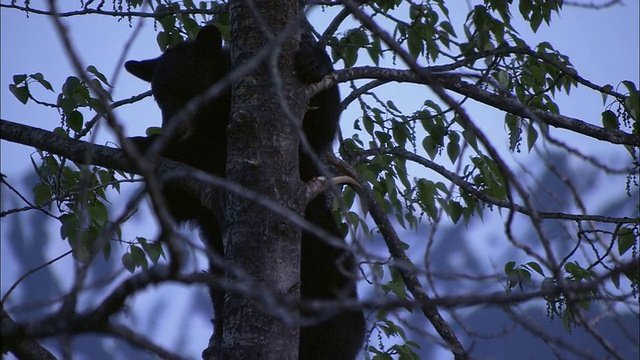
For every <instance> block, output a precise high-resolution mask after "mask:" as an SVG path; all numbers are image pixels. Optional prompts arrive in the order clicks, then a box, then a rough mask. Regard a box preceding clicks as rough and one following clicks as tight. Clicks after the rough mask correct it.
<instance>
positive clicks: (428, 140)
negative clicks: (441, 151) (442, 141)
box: [422, 136, 438, 160]
mask: <svg viewBox="0 0 640 360" xmlns="http://www.w3.org/2000/svg"><path fill="white" fill-rule="evenodd" d="M422 147H423V148H424V150H425V151H426V152H427V154H428V155H429V157H430V158H431V160H433V159H434V158H435V157H436V155H438V145H437V144H436V143H435V142H434V141H433V138H432V137H431V136H426V137H425V138H424V139H423V140H422Z"/></svg>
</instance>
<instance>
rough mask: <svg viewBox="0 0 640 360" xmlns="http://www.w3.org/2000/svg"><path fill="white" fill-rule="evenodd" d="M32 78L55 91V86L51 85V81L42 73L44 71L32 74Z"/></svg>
mask: <svg viewBox="0 0 640 360" xmlns="http://www.w3.org/2000/svg"><path fill="white" fill-rule="evenodd" d="M31 78H32V79H35V80H36V81H37V82H38V83H40V85H42V86H43V87H44V88H45V89H47V90H49V91H53V87H52V86H51V83H49V82H48V81H47V80H45V79H44V75H42V73H35V74H31Z"/></svg>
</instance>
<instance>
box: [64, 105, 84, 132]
mask: <svg viewBox="0 0 640 360" xmlns="http://www.w3.org/2000/svg"><path fill="white" fill-rule="evenodd" d="M83 122H84V117H83V116H82V113H81V112H80V111H78V110H73V111H72V112H70V113H69V114H67V125H69V127H70V128H71V130H73V131H75V132H80V130H82V124H83Z"/></svg>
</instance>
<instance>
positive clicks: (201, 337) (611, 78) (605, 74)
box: [0, 1, 640, 359]
mask: <svg viewBox="0 0 640 360" xmlns="http://www.w3.org/2000/svg"><path fill="white" fill-rule="evenodd" d="M7 2H8V1H3V3H7ZM45 3H46V2H44V1H32V2H31V6H32V7H35V8H39V7H43V6H44V5H42V4H45ZM450 3H451V5H450V6H451V12H452V23H453V24H454V26H456V25H458V27H457V28H456V30H458V34H462V32H461V31H460V27H459V25H460V24H461V23H462V22H463V21H464V16H465V15H466V12H467V11H468V4H467V2H450ZM454 3H455V6H462V8H461V9H460V11H454V9H455V7H454ZM73 5H76V3H75V2H73ZM516 12H517V10H516V11H514V15H515V16H516V17H517V16H519V15H516V14H515V13H516ZM639 13H640V10H639V8H638V1H625V4H624V6H616V7H613V8H610V9H605V10H601V11H594V10H587V9H580V8H571V7H566V8H565V10H564V11H562V12H561V14H560V16H557V15H554V16H553V20H552V24H551V27H550V28H549V27H546V26H545V25H542V26H541V27H540V30H539V31H538V33H536V34H532V33H531V31H530V30H529V27H528V26H527V25H523V24H522V23H521V22H516V23H515V27H516V28H517V29H518V30H520V31H521V35H522V37H524V38H525V39H526V40H527V42H528V43H529V44H530V45H532V46H533V45H535V44H537V43H539V42H542V41H548V42H550V43H551V44H552V45H553V46H554V47H555V48H556V49H557V50H559V51H560V52H562V53H563V54H565V55H568V56H569V58H570V60H571V62H572V63H573V65H574V67H575V68H576V69H577V70H578V71H579V73H580V75H582V76H583V77H584V78H586V79H589V80H590V81H592V82H594V83H596V84H599V85H605V84H611V85H613V86H614V87H617V86H618V85H619V82H620V81H622V80H631V81H634V82H635V83H636V84H638V80H639V77H640V75H639V71H640V69H639V68H640V64H639V44H640V39H639ZM331 14H332V13H331V12H320V11H315V12H314V13H313V14H312V17H311V19H312V22H313V23H314V24H325V23H328V22H329V21H330V20H331ZM64 21H65V24H66V25H67V26H68V29H69V33H70V36H71V38H72V39H73V41H74V45H75V47H76V50H77V51H78V53H79V54H80V58H81V59H82V61H83V62H84V64H86V65H89V64H91V65H94V66H96V68H98V70H100V71H102V72H103V73H104V74H105V75H106V76H107V77H108V79H109V80H110V82H111V83H112V84H113V85H114V88H113V93H112V95H113V99H114V100H121V99H124V98H128V97H131V96H133V95H137V94H139V93H141V92H144V91H146V90H148V88H149V86H148V84H146V83H144V82H142V81H140V80H138V79H136V78H134V77H132V76H130V75H128V74H127V73H126V72H124V71H123V70H121V69H122V64H119V63H118V59H119V58H120V57H121V56H122V49H123V44H124V43H125V42H126V39H128V38H129V36H130V35H131V33H132V31H131V29H130V28H129V26H128V23H127V21H126V20H121V21H118V19H116V18H111V17H106V16H77V17H73V18H69V19H65V20H64ZM317 28H318V29H323V26H322V25H317ZM0 29H1V40H0V56H1V58H0V64H1V74H0V115H1V117H2V119H4V120H9V121H13V122H18V123H23V124H27V125H31V126H35V127H39V128H43V129H48V130H51V129H53V128H55V127H56V126H59V125H60V118H59V116H58V115H57V113H56V112H55V111H54V110H51V109H47V108H43V107H40V106H35V105H33V103H29V104H27V105H26V106H25V105H22V104H21V103H19V102H18V101H17V100H16V99H15V97H14V96H13V95H12V94H11V93H10V92H9V88H8V85H9V84H10V83H11V82H12V80H11V79H12V76H13V75H15V74H32V73H35V72H41V73H43V74H44V76H45V78H46V79H47V80H48V81H49V82H50V83H51V84H52V85H53V87H54V89H55V90H56V92H57V91H59V89H60V87H61V86H62V84H63V83H64V80H65V79H66V77H67V76H69V75H70V74H72V73H73V71H72V70H71V67H70V65H69V61H68V60H67V56H66V55H65V53H64V52H63V51H62V50H61V47H60V43H59V39H58V37H57V35H56V31H55V30H54V28H53V25H52V23H51V21H50V20H49V19H48V18H47V17H44V16H39V15H35V14H31V15H30V16H29V18H27V17H26V16H25V15H24V14H23V13H20V12H18V11H14V10H7V9H3V10H2V11H1V12H0ZM158 54H159V49H158V47H157V44H156V41H155V32H154V28H153V25H152V23H151V22H147V23H146V25H145V26H144V27H143V29H142V31H141V32H140V34H139V35H138V37H137V38H136V39H135V41H134V42H133V45H132V47H131V49H130V52H129V53H128V54H127V55H126V56H125V59H145V58H152V57H155V56H157V55H158ZM387 60H389V59H387ZM341 66H342V64H340V63H339V64H338V65H337V67H341ZM116 73H119V76H118V77H114V75H115V74H116ZM398 89H399V88H398V87H397V86H395V85H388V86H386V87H385V88H382V89H380V92H381V94H383V95H384V96H387V95H389V96H390V97H395V100H394V101H395V102H396V104H397V105H398V106H399V107H401V108H402V109H411V110H413V109H415V106H416V105H415V104H420V103H422V102H423V101H424V99H425V97H427V96H428V95H429V93H428V91H426V90H425V89H424V88H416V91H407V90H406V89H407V88H406V87H402V88H401V89H402V90H400V91H398ZM346 90H347V89H346V88H343V92H342V95H343V97H344V96H346V95H347V94H348V92H347V91H346ZM618 90H619V91H622V92H624V90H623V89H622V88H619V89H618ZM32 91H33V92H34V93H35V94H36V97H37V98H39V99H41V100H46V101H50V102H55V95H54V93H51V92H47V91H45V90H44V89H42V88H39V87H38V86H37V85H33V86H32ZM557 102H558V104H559V106H560V111H561V113H563V114H564V115H567V116H571V117H575V118H578V119H582V120H585V121H588V122H591V123H594V124H597V125H600V113H601V112H602V111H603V105H602V99H601V96H600V95H599V94H597V93H595V92H592V91H586V90H583V89H572V93H571V95H570V96H565V95H560V96H558V97H557ZM465 108H466V109H467V111H468V113H469V114H470V115H471V117H472V119H474V120H475V121H476V123H478V124H480V125H481V126H482V128H483V129H484V130H485V131H487V132H488V133H490V134H492V136H493V138H494V139H495V140H496V144H497V145H498V146H501V153H503V154H505V155H506V156H507V157H508V158H509V161H510V163H512V164H513V163H514V162H515V161H520V162H524V163H526V164H527V166H530V167H531V168H532V169H537V168H538V167H540V165H539V164H537V163H535V162H534V161H533V160H531V157H530V156H529V155H527V154H526V152H525V153H523V154H516V155H515V156H512V155H511V154H510V153H509V152H508V151H507V146H506V144H507V142H506V141H507V140H506V137H505V136H504V134H505V132H504V129H503V125H502V124H503V115H502V114H500V113H498V112H495V111H493V110H490V109H487V108H486V107H485V106H483V105H477V104H473V103H467V104H466V105H465ZM117 114H118V116H119V119H120V121H121V122H122V123H123V124H124V125H125V129H126V134H127V135H128V136H134V135H142V134H144V131H145V129H146V128H147V127H149V126H158V125H159V120H160V112H159V111H158V110H157V106H156V105H155V102H154V101H153V100H152V99H150V98H148V99H145V100H144V101H142V102H140V103H138V104H135V105H133V106H126V107H123V108H120V109H118V111H117ZM358 116H359V110H358V109H357V108H356V106H352V108H351V109H349V110H348V111H346V112H345V113H344V115H343V118H342V129H343V131H345V132H348V129H349V128H350V126H351V125H352V123H353V121H354V120H355V119H356V118H357V117H358ZM86 120H88V119H86ZM554 133H555V134H556V135H557V136H561V137H562V139H563V140H565V141H571V143H572V145H573V146H575V147H578V148H580V149H581V150H582V151H584V152H585V153H587V154H591V155H594V156H598V157H599V158H600V159H601V160H603V161H605V162H607V163H613V164H618V165H622V164H624V163H627V162H628V153H627V152H626V151H625V150H624V149H622V148H621V147H619V148H614V147H612V146H609V145H607V144H603V143H600V142H598V141H595V140H585V139H582V138H580V137H579V136H575V135H572V134H570V133H569V132H566V131H558V132H554ZM113 139H114V136H113V134H111V132H110V130H108V129H106V128H104V127H103V128H100V129H98V130H97V131H96V132H95V139H94V140H93V141H94V142H96V143H98V144H108V143H109V142H113ZM0 146H1V148H0V150H1V151H0V155H1V158H0V161H1V169H2V170H1V171H2V173H3V174H5V175H6V176H7V177H8V181H9V182H10V183H11V184H12V185H14V186H16V187H18V189H20V190H21V191H22V192H23V193H24V194H30V186H27V184H25V183H22V182H21V181H22V179H23V176H24V175H25V174H27V173H28V172H29V171H31V164H30V161H29V156H30V155H31V154H32V153H33V151H34V150H33V149H31V148H27V147H25V146H22V145H16V144H13V143H8V142H6V141H2V142H1V144H0ZM613 181H614V182H615V183H613V184H607V185H608V186H610V187H612V188H614V189H616V194H617V193H618V192H620V191H619V190H620V189H623V187H624V181H625V179H624V177H623V176H621V177H616V178H614V180H613ZM4 194H5V192H4V189H3V196H4ZM126 195H127V192H126V191H125V192H124V193H123V198H126V197H125V196H126ZM607 196H608V193H607V190H604V191H599V192H598V193H597V196H589V197H587V202H588V209H595V210H594V212H596V213H598V209H601V207H602V206H603V205H605V204H606V202H607V201H608V200H609V199H607ZM114 199H115V198H114ZM5 204H6V203H5V202H4V201H3V209H2V210H6V208H5V206H6V205H5ZM120 205H121V204H120ZM19 206H22V204H19ZM114 206H115V208H116V209H118V206H119V205H118V203H117V202H115V201H114ZM11 221H12V217H5V218H3V219H2V229H1V230H2V244H3V250H2V251H1V252H0V256H1V259H0V266H1V268H0V270H1V272H2V284H1V291H2V293H3V294H4V293H5V292H6V290H7V289H8V287H9V286H10V285H11V284H12V283H13V282H14V281H15V279H17V278H18V277H19V276H20V275H21V274H22V273H23V272H24V270H26V269H21V268H20V267H19V266H18V264H16V263H15V262H14V261H13V259H15V257H14V256H13V255H12V252H11V251H5V249H4V247H5V245H4V244H5V241H10V239H11V236H12V235H11V232H10V230H11V226H10V225H9V223H10V222H11ZM490 221H492V220H486V222H487V223H484V224H483V225H475V226H472V227H471V230H473V231H474V234H476V236H477V237H479V238H482V239H486V240H482V241H478V242H475V243H473V244H470V245H469V246H471V247H473V248H475V249H476V254H477V255H478V258H479V259H480V261H481V262H482V263H484V264H485V265H486V266H488V267H489V268H492V267H496V268H500V267H501V266H502V265H501V264H503V263H504V261H503V260H502V259H501V256H500V254H501V252H500V251H495V249H492V251H494V253H493V255H491V256H490V255H489V254H487V253H486V249H487V248H489V249H490V248H491V244H492V243H491V240H490V239H491V238H494V237H495V236H497V235H499V234H500V233H501V232H502V230H503V229H502V225H501V221H502V220H500V219H499V218H498V219H495V220H494V221H497V222H496V223H495V224H497V226H487V224H491V222H490ZM30 226H31V227H33V228H38V227H42V226H43V225H42V223H34V224H30ZM128 226H129V230H130V231H132V232H134V231H140V229H144V230H143V231H144V232H145V234H146V236H147V237H149V238H153V235H154V233H155V229H154V225H153V222H152V220H151V217H150V216H149V215H148V214H144V213H141V214H139V215H136V217H135V218H134V219H133V221H132V222H130V223H129V225H128ZM47 229H48V230H47V231H48V234H49V235H50V236H52V241H49V242H47V244H46V246H47V249H46V253H47V254H48V256H49V257H48V258H53V257H55V256H57V255H59V254H61V253H62V252H64V251H66V249H67V248H66V246H65V243H63V242H61V241H55V237H56V236H57V234H58V227H57V225H55V224H53V225H49V226H48V228H47ZM31 230H34V229H31ZM125 231H126V229H125ZM420 251H423V250H420ZM505 251H508V250H506V249H505ZM194 266H196V267H198V268H204V267H206V266H205V264H204V263H196V264H195V265H194ZM54 268H55V269H56V271H57V272H58V273H59V274H63V275H61V276H60V279H58V281H59V282H60V283H61V284H65V283H67V284H68V282H69V281H70V278H67V279H65V277H67V276H64V274H71V273H72V267H71V264H70V262H69V261H66V262H65V261H63V262H60V263H58V264H56V265H55V266H54ZM20 291H21V290H20V288H18V290H17V292H16V296H17V298H20V297H22V296H24V295H26V294H21V293H20ZM202 293H204V290H203V291H202ZM158 297H160V298H162V297H165V298H166V297H170V298H171V299H172V301H171V302H170V303H169V304H167V303H163V304H160V305H157V307H153V308H150V307H148V306H145V305H144V304H150V303H152V302H153V300H151V299H157V298H158ZM201 298H202V297H201ZM89 299H90V297H87V301H90V300H89ZM205 299H206V298H205ZM194 301H197V300H193V299H192V298H191V297H189V295H188V292H186V291H184V289H181V288H179V287H176V286H167V287H162V289H160V290H154V291H152V292H146V293H145V294H142V295H140V296H136V298H135V299H134V300H133V301H132V303H131V306H132V308H134V309H138V310H140V309H142V310H140V311H133V312H131V313H130V314H129V315H128V317H129V320H130V321H132V322H133V323H136V324H139V325H141V326H142V325H144V324H147V323H149V321H151V319H153V318H154V314H157V313H158V312H159V311H162V312H163V313H166V314H169V315H170V316H169V318H163V319H160V320H158V319H156V320H155V321H157V323H155V325H154V326H152V327H151V328H150V329H151V330H150V331H153V332H155V334H156V335H158V334H159V335H161V336H163V338H164V339H167V340H166V341H167V342H168V343H167V345H168V346H170V344H173V343H181V342H183V345H184V347H185V349H187V350H188V352H189V353H192V354H194V356H198V355H199V352H200V351H201V350H202V348H203V347H204V346H203V344H206V340H207V339H208V336H209V331H210V330H209V329H210V327H209V324H208V322H207V321H208V320H207V318H206V316H208V315H203V316H202V317H201V318H199V319H193V322H192V323H190V324H189V327H190V330H195V329H198V331H191V332H190V333H191V334H196V336H193V337H189V338H188V339H185V338H184V335H183V337H182V338H181V337H180V336H179V334H176V331H175V330H176V329H177V327H178V326H182V325H178V324H184V323H182V322H181V321H180V320H181V319H184V317H187V314H189V311H190V309H191V308H192V306H193V304H194ZM141 304H142V305H141ZM87 305H88V304H87ZM136 306H138V307H136ZM154 306H156V305H154ZM167 306H170V308H167ZM145 309H146V310H145ZM166 309H169V311H166V312H165V310H166ZM118 344H119V343H118ZM114 346H116V345H114ZM442 358H443V359H444V358H447V356H446V355H444V354H443V357H442Z"/></svg>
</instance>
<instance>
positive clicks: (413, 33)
mask: <svg viewBox="0 0 640 360" xmlns="http://www.w3.org/2000/svg"><path fill="white" fill-rule="evenodd" d="M408 35H409V37H408V38H407V45H408V46H409V53H410V54H411V56H413V58H414V59H417V58H418V57H419V56H420V55H421V54H423V53H424V42H423V41H422V34H420V32H419V31H418V30H414V29H410V30H409V33H408Z"/></svg>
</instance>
